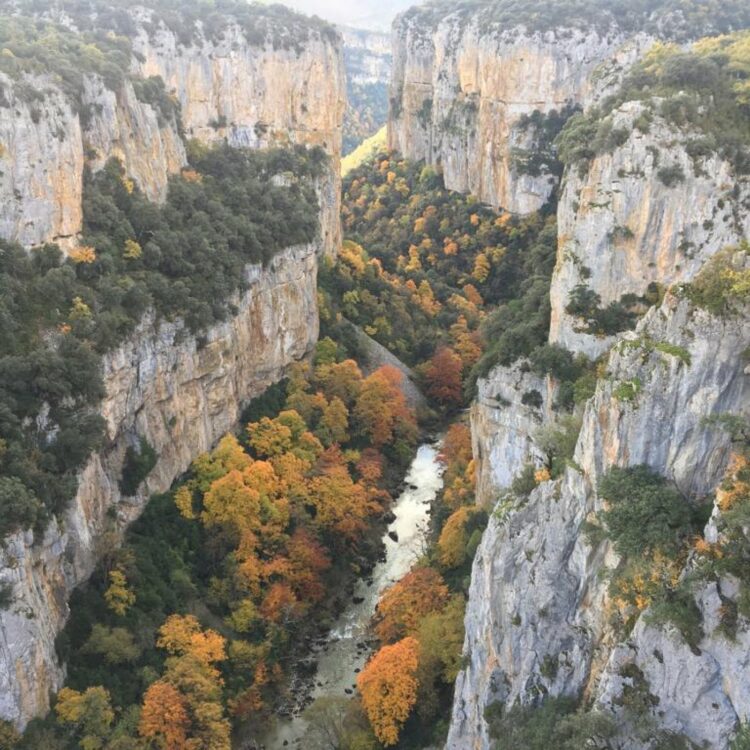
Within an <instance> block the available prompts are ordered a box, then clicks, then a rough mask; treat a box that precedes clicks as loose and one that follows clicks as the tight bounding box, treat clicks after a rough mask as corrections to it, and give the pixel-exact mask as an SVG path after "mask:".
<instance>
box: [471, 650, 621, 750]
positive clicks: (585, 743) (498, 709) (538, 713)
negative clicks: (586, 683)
mask: <svg viewBox="0 0 750 750" xmlns="http://www.w3.org/2000/svg"><path fill="white" fill-rule="evenodd" d="M553 658H554V657H553ZM577 704H578V701H577V700H576V699H575V698H573V697H571V696H565V695H563V696H557V697H548V698H546V699H545V700H544V701H543V702H542V703H541V704H540V705H532V706H521V705H519V704H518V703H516V704H514V705H513V706H512V707H511V708H507V707H506V706H504V705H503V704H502V703H493V704H491V705H490V706H488V707H487V709H486V711H485V720H486V721H487V723H488V724H489V730H490V736H491V737H492V738H493V739H496V740H499V742H500V743H502V746H503V747H508V748H523V749H524V750H547V749H548V748H550V747H555V748H559V749H560V750H580V749H581V748H583V747H591V748H598V747H609V743H608V742H607V740H608V739H609V738H611V737H613V736H614V734H615V729H616V727H615V723H614V721H613V719H612V718H611V717H609V716H608V715H606V714H604V713H603V712H601V711H598V710H592V711H585V710H578V711H576V706H577Z"/></svg>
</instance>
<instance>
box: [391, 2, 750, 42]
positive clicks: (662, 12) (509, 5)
mask: <svg viewBox="0 0 750 750" xmlns="http://www.w3.org/2000/svg"><path fill="white" fill-rule="evenodd" d="M449 13H453V14H457V15H458V17H459V18H460V19H461V20H462V21H463V22H464V23H466V22H468V21H469V20H474V19H476V23H477V24H478V26H479V28H481V29H485V30H487V29H488V28H489V29H492V30H495V29H497V30H499V31H506V30H511V29H514V27H518V26H524V27H525V28H526V29H527V30H528V31H529V32H531V33H534V32H544V31H550V30H561V31H562V32H563V33H565V31H567V30H570V29H581V30H589V29H591V28H594V29H596V30H597V31H599V32H600V33H607V32H611V31H613V30H616V29H621V30H622V31H625V32H636V31H645V32H651V33H658V34H659V35H662V36H665V37H667V38H672V39H675V40H677V41H686V40H689V39H692V38H695V34H696V31H697V32H698V33H700V34H721V33H727V32H730V31H733V30H736V29H742V28H746V27H748V26H750V9H748V7H747V3H745V2H744V0H724V1H723V2H721V3H715V2H711V0H635V1H633V0H593V1H592V0H553V1H552V2H550V1H549V0H522V1H519V0H458V2H455V1H449V0H431V2H427V3H425V4H424V5H421V6H416V7H414V8H412V9H410V10H409V11H407V13H406V14H404V17H405V19H407V20H409V21H411V22H412V23H414V24H416V25H417V26H418V27H422V28H425V27H426V28H432V27H434V26H435V25H436V24H437V23H438V22H440V21H441V20H442V19H443V18H445V17H446V16H447V15H448V14H449Z"/></svg>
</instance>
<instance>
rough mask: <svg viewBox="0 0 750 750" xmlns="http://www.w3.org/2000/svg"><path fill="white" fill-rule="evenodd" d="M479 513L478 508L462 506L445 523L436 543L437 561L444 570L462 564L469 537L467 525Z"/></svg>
mask: <svg viewBox="0 0 750 750" xmlns="http://www.w3.org/2000/svg"><path fill="white" fill-rule="evenodd" d="M480 512H481V510H480V509H479V508H475V507H474V508H472V507H469V506H463V507H461V508H459V509H458V510H456V511H454V512H453V513H452V514H451V515H450V517H449V518H448V520H447V521H446V522H445V525H444V526H443V530H442V531H441V532H440V538H439V539H438V543H437V556H438V560H439V562H440V564H441V565H442V566H443V567H444V568H458V567H459V566H461V565H463V564H464V562H465V560H466V555H467V549H466V548H467V545H468V543H469V535H470V530H469V523H470V521H471V519H472V518H473V517H474V516H475V515H477V514H478V513H480Z"/></svg>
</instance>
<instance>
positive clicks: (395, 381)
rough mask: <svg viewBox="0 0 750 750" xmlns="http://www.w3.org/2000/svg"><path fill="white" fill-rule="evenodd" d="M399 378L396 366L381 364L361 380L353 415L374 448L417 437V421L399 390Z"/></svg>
mask: <svg viewBox="0 0 750 750" xmlns="http://www.w3.org/2000/svg"><path fill="white" fill-rule="evenodd" d="M402 379H403V375H402V374H401V373H400V372H399V371H398V370H397V369H396V368H395V367H392V366H391V365H384V366H383V367H380V368H379V369H377V370H375V372H373V373H372V375H370V376H369V377H367V378H365V380H364V381H363V382H362V390H361V391H360V394H359V397H358V398H357V402H356V404H355V406H354V416H355V418H356V419H357V420H358V422H359V424H360V429H361V431H362V433H363V434H364V435H365V436H366V437H367V438H369V439H370V441H371V442H372V444H373V446H375V447H376V448H382V447H383V446H384V445H391V444H393V443H395V442H396V441H397V440H404V441H406V442H407V443H413V442H414V441H415V440H416V436H417V423H416V419H415V417H414V412H413V411H412V409H410V408H409V405H408V404H407V402H406V398H405V397H404V394H403V392H402V391H401V388H400V385H401V381H402Z"/></svg>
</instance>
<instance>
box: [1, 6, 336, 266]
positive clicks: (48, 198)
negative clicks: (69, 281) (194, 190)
mask: <svg viewBox="0 0 750 750" xmlns="http://www.w3.org/2000/svg"><path fill="white" fill-rule="evenodd" d="M131 16H132V23H133V25H134V29H135V30H134V31H133V32H132V34H133V37H132V39H131V42H132V48H133V54H132V58H131V67H132V70H131V71H130V74H131V76H132V82H131V80H128V79H127V78H126V80H125V82H124V83H122V84H121V85H119V86H114V87H113V86H112V85H111V83H109V84H105V81H104V80H103V79H102V77H101V76H99V75H95V74H89V73H86V74H85V75H84V76H83V91H82V93H81V95H80V100H81V101H80V102H79V103H75V102H71V97H70V96H69V95H68V94H67V93H65V92H64V91H63V89H62V88H61V86H60V85H59V82H58V81H57V79H56V78H55V76H54V75H53V74H52V73H50V75H48V76H45V77H42V78H39V77H30V76H28V75H25V76H22V77H21V78H20V79H18V80H15V81H11V80H10V79H9V78H8V77H6V76H0V89H1V90H2V96H0V165H1V169H0V172H1V173H0V200H2V202H3V204H4V205H5V206H7V208H6V209H5V210H4V211H3V212H2V214H1V215H0V236H2V237H4V238H6V239H12V240H17V241H18V242H20V243H22V244H24V245H36V244H40V243H43V242H47V241H58V242H60V243H61V244H62V245H63V246H64V247H70V246H72V245H74V244H75V236H76V234H77V233H78V232H79V231H80V229H81V193H82V185H83V169H84V167H85V166H86V165H89V166H90V167H92V168H94V169H97V168H99V167H101V165H102V164H103V163H104V161H106V159H108V158H110V157H112V156H115V157H117V158H119V159H120V160H121V161H122V162H123V164H124V166H125V169H126V171H127V172H128V174H129V175H130V177H131V178H132V179H134V180H135V182H136V183H138V185H139V186H140V187H141V189H142V190H143V191H144V192H145V193H146V194H147V195H148V196H149V197H150V198H153V199H155V200H160V199H162V198H163V197H164V195H165V193H166V185H167V179H168V177H169V175H170V174H173V173H175V172H176V171H178V170H179V169H180V168H181V167H182V166H184V164H185V162H186V157H185V146H184V142H183V141H184V139H185V138H197V139H199V140H201V141H203V142H205V143H213V142H217V141H220V140H226V141H228V142H229V143H230V144H231V145H235V146H247V147H252V148H259V147H267V146H271V145H284V144H293V143H301V144H308V145H319V146H322V147H323V148H324V149H325V150H326V151H327V152H328V153H329V154H330V155H331V157H332V161H331V168H330V171H329V173H328V174H327V175H326V176H325V177H324V178H322V179H321V181H320V185H319V193H320V196H321V206H322V213H321V229H322V232H323V236H324V239H325V243H324V244H325V247H326V251H327V252H328V253H332V252H333V251H334V250H335V248H336V247H337V246H338V243H339V241H340V230H339V218H338V215H339V192H340V189H339V182H340V180H339V167H338V163H339V157H340V153H341V121H342V117H343V106H344V105H343V102H344V73H343V61H342V53H341V49H340V43H339V40H338V37H336V35H335V34H333V32H332V30H331V35H324V34H322V33H320V32H313V31H310V33H309V34H308V35H307V36H305V37H304V38H301V39H300V40H296V41H295V42H294V43H293V44H292V43H285V44H279V43H278V39H277V37H278V35H279V34H282V35H283V33H285V29H284V28H283V24H281V25H280V24H277V26H279V28H272V29H271V30H266V32H262V33H261V35H260V37H257V36H253V37H252V38H251V36H250V34H249V32H248V31H247V30H246V29H244V28H241V27H240V26H239V25H238V24H236V23H233V22H229V23H227V24H226V25H225V27H224V28H223V30H222V32H221V34H220V35H214V36H209V35H208V34H207V33H204V31H203V30H202V27H201V26H200V24H197V25H196V26H195V27H194V29H193V33H192V35H191V36H190V39H189V40H187V41H186V40H185V39H184V37H182V38H181V37H178V34H177V32H176V31H174V30H172V29H171V28H169V27H168V26H166V25H165V23H164V22H163V21H161V20H159V19H157V18H155V17H154V16H153V12H152V11H150V10H146V9H144V8H139V7H137V6H136V7H135V8H134V9H133V10H132V11H131ZM75 22H76V21H75V19H66V25H67V26H72V27H73V28H75ZM102 23H105V21H104V20H102ZM114 31H116V32H117V33H122V32H121V30H120V29H114ZM264 33H265V35H264ZM152 76H159V77H161V79H162V80H163V82H164V83H165V85H166V90H165V92H164V94H165V100H164V101H163V102H159V101H158V100H154V101H143V100H141V99H139V98H138V96H136V92H135V90H134V86H133V84H134V83H135V82H143V81H144V79H147V78H149V77H152ZM30 92H31V95H29V94H30ZM170 97H171V101H170ZM144 98H149V97H144ZM164 103H168V105H169V106H168V107H166V108H165V107H164V106H162V105H163V104H164ZM175 103H177V104H178V105H179V107H175V106H174V104H175ZM183 130H184V132H183Z"/></svg>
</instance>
